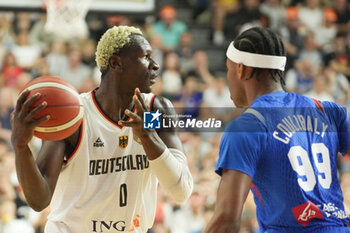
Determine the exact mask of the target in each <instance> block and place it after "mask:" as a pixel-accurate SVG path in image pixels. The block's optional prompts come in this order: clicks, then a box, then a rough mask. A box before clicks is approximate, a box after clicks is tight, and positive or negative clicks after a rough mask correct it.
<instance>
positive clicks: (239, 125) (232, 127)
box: [225, 108, 266, 133]
mask: <svg viewBox="0 0 350 233" xmlns="http://www.w3.org/2000/svg"><path fill="white" fill-rule="evenodd" d="M225 131H226V132H246V133H249V132H251V133H256V132H265V131H266V122H265V118H264V117H263V116H262V115H261V114H260V113H259V112H258V111H257V110H255V109H253V108H248V109H247V110H246V111H245V112H244V113H242V114H241V115H240V116H238V117H237V118H236V119H234V120H233V121H231V122H230V123H229V125H228V126H227V127H226V130H225Z"/></svg>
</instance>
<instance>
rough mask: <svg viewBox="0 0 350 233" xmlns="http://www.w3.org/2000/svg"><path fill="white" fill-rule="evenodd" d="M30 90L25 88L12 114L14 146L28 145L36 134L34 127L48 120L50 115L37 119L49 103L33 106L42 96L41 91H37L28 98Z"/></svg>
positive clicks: (12, 139)
mask: <svg viewBox="0 0 350 233" xmlns="http://www.w3.org/2000/svg"><path fill="white" fill-rule="evenodd" d="M28 95H29V91H28V90H25V91H24V92H23V93H22V94H21V95H20V97H19V98H18V100H17V103H16V107H15V110H14V111H13V112H12V114H11V126H12V134H11V142H12V145H13V146H14V148H16V147H24V146H27V145H28V143H29V142H30V140H31V139H32V137H33V135H34V129H35V127H36V126H37V125H39V124H40V123H42V122H45V121H47V120H48V119H49V118H50V116H49V115H46V116H43V117H41V118H39V119H35V116H36V114H38V113H39V112H40V111H42V110H43V109H44V108H46V106H47V103H46V102H45V101H43V102H42V103H41V104H39V105H38V106H36V107H35V108H32V107H31V106H32V105H33V104H34V103H35V101H36V100H38V99H39V98H40V93H36V94H35V95H33V96H31V97H30V98H28V99H27V96H28Z"/></svg>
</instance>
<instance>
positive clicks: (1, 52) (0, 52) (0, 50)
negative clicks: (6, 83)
mask: <svg viewBox="0 0 350 233" xmlns="http://www.w3.org/2000/svg"><path fill="white" fill-rule="evenodd" d="M0 20H1V16H0ZM0 24H1V23H0ZM0 31H1V25H0ZM3 38H4V35H3V34H2V33H0V64H3V60H4V57H5V55H6V53H7V48H6V46H5V43H4V39H3Z"/></svg>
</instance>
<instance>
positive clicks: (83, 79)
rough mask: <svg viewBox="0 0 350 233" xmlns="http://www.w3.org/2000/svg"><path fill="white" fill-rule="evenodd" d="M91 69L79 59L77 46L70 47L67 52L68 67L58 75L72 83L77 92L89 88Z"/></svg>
mask: <svg viewBox="0 0 350 233" xmlns="http://www.w3.org/2000/svg"><path fill="white" fill-rule="evenodd" d="M91 74H92V70H91V68H90V67H88V66H87V65H84V64H83V63H82V61H81V52H80V49H79V48H74V47H73V48H71V50H70V51H69V53H68V67H67V69H64V70H62V71H61V73H60V75H59V77H60V78H63V79H64V80H66V81H68V82H69V83H70V84H72V85H73V86H74V87H75V88H76V89H77V90H78V91H79V92H83V91H88V90H90V88H91V84H92V83H93V82H92V78H91Z"/></svg>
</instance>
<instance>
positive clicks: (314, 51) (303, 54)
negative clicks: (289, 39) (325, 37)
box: [299, 32, 323, 70]
mask: <svg viewBox="0 0 350 233" xmlns="http://www.w3.org/2000/svg"><path fill="white" fill-rule="evenodd" d="M299 59H301V60H309V61H310V62H311V65H312V67H313V69H316V70H317V69H318V68H320V66H321V65H322V63H323V60H322V54H321V53H320V52H319V51H318V46H317V43H316V41H315V36H314V34H313V33H312V32H309V33H308V34H307V35H306V37H305V39H304V47H303V49H302V50H301V51H300V54H299Z"/></svg>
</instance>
